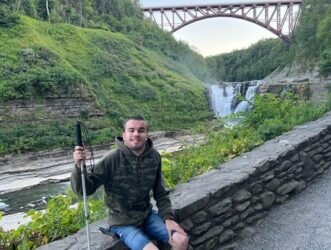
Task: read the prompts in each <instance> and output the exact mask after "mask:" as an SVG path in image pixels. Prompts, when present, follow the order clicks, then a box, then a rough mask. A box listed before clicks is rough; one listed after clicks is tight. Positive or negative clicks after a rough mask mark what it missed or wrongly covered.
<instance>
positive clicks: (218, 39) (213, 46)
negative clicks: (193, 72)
mask: <svg viewBox="0 0 331 250" xmlns="http://www.w3.org/2000/svg"><path fill="white" fill-rule="evenodd" d="M261 1H262V0H140V4H141V5H142V6H143V7H161V6H172V5H174V6H176V5H177V6H178V5H184V4H186V5H194V4H209V3H210V4H213V3H217V4H220V3H240V2H245V3H247V2H261ZM173 36H174V37H175V39H177V40H181V41H183V42H185V43H187V44H189V45H190V47H191V48H193V49H194V50H196V51H197V52H198V53H200V54H201V55H203V56H205V57H206V56H212V55H218V54H222V53H227V52H231V51H233V50H238V49H244V48H248V47H249V46H250V45H252V44H254V43H256V42H258V41H259V40H261V39H265V38H275V37H277V36H276V35H274V34H273V33H271V32H270V31H268V30H266V29H264V28H262V27H260V26H258V25H256V24H253V23H251V22H247V21H244V20H240V19H237V18H229V17H215V18H206V19H204V20H201V21H197V22H194V23H192V24H189V25H187V26H185V27H183V28H181V29H179V30H178V31H176V32H174V33H173Z"/></svg>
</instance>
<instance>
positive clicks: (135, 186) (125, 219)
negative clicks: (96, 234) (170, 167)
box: [71, 137, 173, 226]
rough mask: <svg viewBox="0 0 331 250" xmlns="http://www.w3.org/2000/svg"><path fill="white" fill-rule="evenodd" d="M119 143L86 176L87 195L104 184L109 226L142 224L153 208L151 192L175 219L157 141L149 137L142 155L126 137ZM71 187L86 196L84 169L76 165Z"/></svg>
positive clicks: (162, 211)
mask: <svg viewBox="0 0 331 250" xmlns="http://www.w3.org/2000/svg"><path fill="white" fill-rule="evenodd" d="M115 142H116V144H117V145H118V148H117V149H115V150H113V151H111V152H109V153H108V154H107V155H105V156H104V157H103V159H102V160H101V161H99V162H98V163H97V164H96V165H95V167H94V168H93V169H92V171H91V173H88V174H87V178H86V193H87V195H90V194H92V193H94V192H95V191H96V189H97V188H98V187H100V186H101V185H103V186H104V191H105V201H106V205H107V207H108V222H109V225H111V226H115V225H136V226H138V225H140V224H141V223H142V222H143V220H144V219H145V218H146V217H147V215H148V214H149V213H150V211H151V209H152V205H151V203H150V191H153V197H154V199H155V201H156V205H157V207H158V210H159V214H160V215H161V216H162V218H163V219H164V220H165V219H173V211H172V208H171V203H170V199H169V197H168V193H167V191H166V189H165V186H164V182H163V177H162V170H161V156H160V154H159V153H158V152H157V151H156V150H155V149H154V148H153V142H152V141H151V140H150V139H148V140H147V142H146V147H145V151H144V153H143V154H142V155H141V156H139V157H137V156H136V155H135V154H134V153H133V152H132V151H131V150H130V149H129V148H128V147H126V146H125V145H124V143H123V138H122V137H117V138H116V140H115ZM71 186H72V189H73V191H74V192H75V193H77V194H80V195H82V193H83V190H82V184H81V172H80V168H77V167H76V166H75V167H74V168H73V170H72V174H71Z"/></svg>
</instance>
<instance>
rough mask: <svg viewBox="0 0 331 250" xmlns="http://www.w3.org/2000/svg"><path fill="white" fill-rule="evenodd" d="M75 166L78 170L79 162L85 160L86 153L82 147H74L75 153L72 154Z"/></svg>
mask: <svg viewBox="0 0 331 250" xmlns="http://www.w3.org/2000/svg"><path fill="white" fill-rule="evenodd" d="M73 157H74V161H75V165H76V166H77V167H79V168H80V165H81V162H82V161H85V159H86V152H85V149H84V147H82V146H76V147H75V151H74V153H73Z"/></svg>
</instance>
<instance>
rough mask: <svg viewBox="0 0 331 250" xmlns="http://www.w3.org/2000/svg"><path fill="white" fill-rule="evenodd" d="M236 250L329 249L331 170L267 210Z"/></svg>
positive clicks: (330, 237)
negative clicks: (251, 233)
mask: <svg viewBox="0 0 331 250" xmlns="http://www.w3.org/2000/svg"><path fill="white" fill-rule="evenodd" d="M255 229H256V234H255V236H254V237H253V238H251V239H249V240H241V241H238V242H237V243H238V246H237V247H236V248H235V249H236V250H237V249H238V250H239V249H240V250H253V249H254V250H262V249H263V250H283V249H284V250H327V249H328V250H329V249H331V170H327V171H326V172H325V173H324V175H323V176H322V177H321V178H320V179H317V180H316V181H315V182H314V183H312V184H310V185H309V186H308V187H307V188H306V189H305V190H304V191H303V192H302V193H300V194H298V195H296V196H294V197H292V198H291V199H290V200H288V201H287V202H286V203H284V204H282V205H280V206H276V207H274V208H273V209H271V210H270V212H269V214H268V215H267V216H266V217H265V218H264V219H263V221H262V222H261V223H260V224H259V225H258V226H256V227H255Z"/></svg>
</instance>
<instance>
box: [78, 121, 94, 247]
mask: <svg viewBox="0 0 331 250" xmlns="http://www.w3.org/2000/svg"><path fill="white" fill-rule="evenodd" d="M76 135H77V145H78V146H83V141H82V131H81V127H80V122H77V124H76ZM80 169H81V177H82V188H83V201H84V213H85V224H86V237H87V249H88V250H90V249H91V246H90V229H89V214H88V208H87V195H86V184H85V177H86V165H85V162H84V161H81V162H80Z"/></svg>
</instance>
